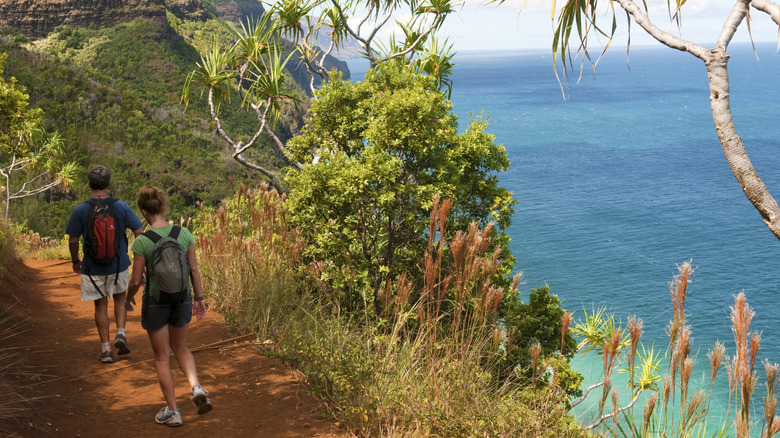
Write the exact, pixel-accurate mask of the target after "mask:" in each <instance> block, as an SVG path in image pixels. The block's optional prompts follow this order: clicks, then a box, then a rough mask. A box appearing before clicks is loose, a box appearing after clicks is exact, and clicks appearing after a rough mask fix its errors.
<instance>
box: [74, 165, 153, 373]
mask: <svg viewBox="0 0 780 438" xmlns="http://www.w3.org/2000/svg"><path fill="white" fill-rule="evenodd" d="M87 180H88V181H89V188H90V189H91V190H92V196H91V197H90V198H89V200H87V201H86V202H83V203H81V204H79V205H77V206H76V208H75V209H74V210H73V213H72V214H71V216H70V219H69V220H68V224H67V227H66V229H65V234H67V235H68V236H70V239H69V240H68V246H69V249H70V258H71V261H72V262H73V272H74V273H76V274H81V301H92V302H94V303H95V325H96V326H97V330H98V335H99V336H100V343H101V350H100V354H99V355H98V360H100V361H101V362H103V363H112V362H114V352H113V350H112V348H111V347H112V344H111V338H110V333H109V326H110V324H109V317H108V299H109V298H112V299H113V300H114V317H115V319H116V337H115V338H114V343H113V346H114V347H116V349H117V353H118V354H120V355H121V354H128V353H130V348H129V347H128V344H127V337H126V335H125V322H126V321H127V310H126V309H125V299H126V296H127V295H126V292H127V284H128V281H129V270H128V268H129V267H130V257H129V256H128V254H127V233H126V230H128V229H129V230H131V231H133V233H134V234H135V235H136V236H138V235H140V234H142V233H143V228H142V227H143V225H142V224H141V221H140V220H139V219H138V216H136V214H135V213H134V212H133V210H132V209H131V208H130V206H129V205H127V203H125V202H124V201H121V200H118V199H113V198H111V196H110V195H109V194H108V192H107V189H108V185H109V183H110V182H111V171H110V170H109V169H108V168H107V167H105V166H96V167H94V168H92V169H91V170H90V171H89V172H88V173H87ZM82 237H83V254H84V258H83V259H80V258H79V240H80V238H82Z"/></svg>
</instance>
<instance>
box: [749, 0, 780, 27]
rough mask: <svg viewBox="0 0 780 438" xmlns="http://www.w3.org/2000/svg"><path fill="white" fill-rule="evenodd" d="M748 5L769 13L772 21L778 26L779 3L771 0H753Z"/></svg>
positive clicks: (779, 21) (779, 24) (779, 15)
mask: <svg viewBox="0 0 780 438" xmlns="http://www.w3.org/2000/svg"><path fill="white" fill-rule="evenodd" d="M750 5H751V6H753V7H754V8H756V9H758V10H759V11H761V12H765V13H767V14H769V16H770V17H772V21H774V22H775V23H776V24H777V25H778V26H780V5H778V4H777V3H775V2H773V1H771V0H753V1H752V2H751V3H750Z"/></svg>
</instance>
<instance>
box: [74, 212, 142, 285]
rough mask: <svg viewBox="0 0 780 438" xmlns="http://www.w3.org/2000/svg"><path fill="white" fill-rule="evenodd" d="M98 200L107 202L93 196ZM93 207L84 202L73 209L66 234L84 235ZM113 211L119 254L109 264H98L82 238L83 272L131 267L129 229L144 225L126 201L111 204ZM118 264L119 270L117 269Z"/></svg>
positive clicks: (114, 271) (132, 229)
mask: <svg viewBox="0 0 780 438" xmlns="http://www.w3.org/2000/svg"><path fill="white" fill-rule="evenodd" d="M91 199H92V200H95V201H98V202H105V201H106V199H105V198H103V199H97V198H91ZM90 209H92V205H90V204H88V203H86V202H82V203H81V204H79V205H77V206H76V208H75V209H73V213H71V215H70V219H68V225H67V227H66V228H65V234H67V235H69V236H70V237H84V236H85V235H86V232H87V227H88V226H89V211H90ZM111 212H112V215H113V216H114V219H115V220H116V222H117V224H116V225H117V226H116V231H117V236H116V237H117V238H118V239H119V254H118V255H117V257H115V258H114V261H113V262H111V264H108V265H98V264H96V263H93V262H92V260H91V259H90V258H89V255H87V251H86V248H84V246H83V245H84V244H83V239H82V251H83V252H84V260H83V261H82V263H81V273H82V274H90V275H109V274H116V273H117V272H122V271H124V270H126V269H127V268H129V267H130V256H128V255H127V231H126V230H130V231H135V230H137V229H139V228H141V227H142V226H143V225H142V224H141V221H140V220H139V219H138V216H136V215H135V213H134V212H133V209H132V208H130V206H129V205H127V203H126V202H124V201H120V200H118V199H117V200H116V201H114V203H113V204H111ZM117 266H118V268H119V271H117Z"/></svg>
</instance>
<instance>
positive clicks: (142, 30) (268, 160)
mask: <svg viewBox="0 0 780 438" xmlns="http://www.w3.org/2000/svg"><path fill="white" fill-rule="evenodd" d="M16 3H18V4H22V2H16ZM55 3H56V2H55ZM7 4H8V1H7V0H0V9H2V7H3V6H7ZM166 5H167V6H166V9H165V11H164V12H165V15H166V17H165V18H166V19H165V29H164V30H163V31H161V29H160V25H159V22H157V21H156V20H150V19H147V18H145V17H141V18H135V19H132V20H130V21H126V22H121V23H119V24H116V25H114V26H110V27H103V28H97V29H94V28H82V27H70V26H58V27H55V28H54V29H53V30H52V32H51V33H49V34H48V35H47V36H46V37H45V38H36V39H34V40H33V41H28V39H27V37H26V36H23V35H21V34H19V33H18V32H17V30H16V29H5V30H4V31H3V32H2V35H1V36H0V53H2V52H6V53H8V54H9V56H8V61H7V65H6V71H5V72H4V75H5V76H6V77H10V76H13V77H15V78H16V79H17V80H18V82H19V83H20V84H21V85H24V86H25V87H26V89H27V93H28V94H29V95H30V104H31V106H34V107H40V108H42V109H43V110H44V112H45V115H46V122H47V129H49V130H51V131H54V130H57V131H59V132H60V134H61V135H62V136H63V138H64V140H65V144H66V154H67V156H68V158H69V159H70V160H74V161H76V162H77V163H78V164H79V165H80V166H81V167H82V168H83V170H84V172H82V174H85V173H86V169H87V168H89V167H91V166H93V165H95V164H106V165H108V166H110V167H111V168H112V171H113V172H114V177H113V181H112V191H113V194H114V195H115V196H116V197H120V198H122V199H125V200H127V201H128V202H130V203H131V205H132V204H133V203H134V200H135V197H136V194H137V190H138V188H139V187H141V186H143V185H146V184H156V185H159V186H161V187H163V188H164V189H165V190H167V191H168V192H169V194H170V195H171V200H172V202H173V213H172V215H173V216H175V217H177V216H179V215H181V216H183V217H185V218H186V217H189V216H195V215H197V204H198V203H199V202H203V203H205V204H208V205H215V204H217V203H219V202H220V201H221V200H222V199H224V198H225V197H227V196H228V195H229V194H230V192H231V190H232V189H231V185H233V184H236V183H245V182H246V183H250V184H252V185H258V184H259V183H260V182H261V181H263V179H262V176H261V175H260V174H259V173H256V172H254V171H252V170H250V169H247V168H245V167H243V166H241V165H240V164H238V163H237V162H236V161H235V160H233V158H232V156H231V151H230V150H229V148H228V147H227V146H226V145H225V143H224V141H223V140H222V139H221V138H219V137H218V135H217V134H216V132H215V126H214V125H213V122H212V120H211V118H210V117H209V116H208V114H207V112H206V111H207V108H206V105H205V104H203V103H202V101H200V100H199V97H198V96H193V97H192V98H191V100H192V101H193V103H192V104H191V106H190V107H189V108H188V109H185V108H184V106H183V105H182V104H181V103H180V100H181V92H182V87H183V83H184V80H185V77H186V75H187V74H188V73H189V72H190V71H192V70H193V69H194V68H195V66H196V63H197V62H198V61H200V54H201V53H203V52H204V51H205V50H207V49H208V48H210V47H211V46H212V45H213V44H214V41H217V42H218V43H219V44H223V45H228V44H231V43H232V34H233V33H232V32H233V29H235V28H236V26H237V24H236V23H235V21H234V20H236V19H239V20H240V19H241V17H242V16H243V17H254V16H255V15H254V14H255V13H256V12H258V11H261V10H262V5H261V4H260V3H258V2H254V1H252V2H248V1H246V0H231V1H217V2H216V4H212V3H209V2H207V1H204V2H200V1H198V0H185V1H169V2H166ZM256 6H259V9H258V8H257V7H256ZM253 7H254V9H253ZM220 16H225V17H229V19H230V21H226V20H223V19H222V18H220ZM334 63H337V62H336V61H334ZM299 70H300V69H299ZM300 73H301V72H300V71H298V72H297V75H298V76H300ZM294 74H295V73H294ZM288 81H289V83H290V85H291V86H296V84H295V83H293V79H292V78H288ZM298 89H299V90H300V92H299V94H300V96H301V98H302V100H303V105H302V107H303V108H306V107H307V106H308V104H307V100H308V97H307V96H306V93H305V92H303V90H302V88H301V87H298ZM199 102H200V103H199ZM239 103H240V99H238V98H234V99H232V100H231V101H230V102H226V103H225V104H224V105H225V111H224V112H223V114H222V116H221V118H222V121H223V123H224V125H225V127H226V129H227V130H228V131H229V132H231V133H241V134H244V135H252V134H253V133H254V132H255V131H256V129H257V126H258V124H257V120H256V116H255V115H254V113H253V112H251V111H238V110H237V109H238V104H239ZM304 111H305V110H304ZM301 120H302V119H301V115H299V114H296V113H295V112H294V111H293V110H292V109H289V110H288V111H287V113H286V114H285V117H284V119H283V120H282V123H281V124H280V126H279V128H278V132H279V134H280V135H281V136H282V137H283V138H289V137H290V136H292V135H293V134H294V133H295V132H296V130H297V129H298V127H299V126H300V124H301ZM249 153H250V156H251V157H252V158H253V159H254V160H256V161H259V162H262V163H264V164H265V165H266V166H267V167H269V168H272V169H281V168H282V167H283V166H284V162H283V160H282V159H281V158H280V157H277V156H275V154H274V153H273V150H272V148H271V147H270V144H269V143H268V142H261V144H260V145H259V146H258V147H257V148H255V149H254V150H253V151H251V152H249ZM88 195H89V190H88V188H87V187H86V178H85V177H84V178H83V179H81V180H79V181H76V182H75V184H74V185H73V186H71V187H68V188H64V189H60V190H58V191H56V192H49V193H47V194H46V195H45V196H43V195H42V196H39V197H36V198H30V199H25V200H20V201H15V202H14V203H12V207H11V216H12V219H13V220H14V221H17V222H22V221H24V220H26V221H27V225H28V226H29V227H30V228H32V229H33V230H34V231H37V232H40V233H41V234H43V235H49V236H61V235H62V233H63V230H64V225H65V221H67V217H68V214H69V213H70V211H71V209H72V208H73V206H74V205H75V204H76V203H77V202H79V201H81V200H83V199H85V198H86V197H87V196H88Z"/></svg>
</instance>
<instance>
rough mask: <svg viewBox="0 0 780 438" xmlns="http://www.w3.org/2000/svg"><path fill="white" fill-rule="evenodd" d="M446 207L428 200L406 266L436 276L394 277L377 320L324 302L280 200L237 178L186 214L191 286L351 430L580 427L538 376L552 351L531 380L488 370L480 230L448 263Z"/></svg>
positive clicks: (426, 432) (490, 306) (489, 309)
mask: <svg viewBox="0 0 780 438" xmlns="http://www.w3.org/2000/svg"><path fill="white" fill-rule="evenodd" d="M448 213H449V206H448V203H447V202H443V203H441V204H440V203H438V202H437V203H434V205H433V206H432V212H431V214H430V218H429V220H430V227H431V230H432V235H435V236H437V237H436V238H433V239H432V240H431V242H430V246H429V247H428V248H427V249H428V252H427V255H426V254H422V253H420V254H418V255H419V256H420V257H421V259H420V261H419V264H418V265H419V266H429V267H430V268H431V269H432V270H433V272H437V273H438V274H439V275H433V276H427V277H426V279H427V281H428V283H424V284H423V285H422V287H416V286H415V285H413V284H412V283H410V282H409V281H408V280H407V278H410V277H404V276H402V277H401V278H399V279H398V280H397V282H396V284H394V285H393V287H392V290H393V291H395V292H396V294H395V296H394V297H392V299H390V300H389V301H388V305H387V306H386V308H385V310H386V311H385V313H384V318H377V316H376V315H375V314H374V312H373V310H372V308H371V306H368V305H363V306H361V308H359V309H357V310H354V311H349V310H348V309H346V308H345V307H340V306H338V305H337V304H338V302H337V301H334V299H333V295H332V293H331V291H332V288H330V287H329V286H328V285H326V284H323V282H322V276H321V272H322V271H321V264H319V263H316V262H312V263H309V264H306V263H304V262H303V260H304V257H305V256H304V254H303V249H304V248H305V243H304V242H303V240H302V236H301V235H299V234H298V233H297V232H295V229H291V228H290V227H289V223H288V222H287V218H288V217H290V216H292V213H291V212H289V211H288V210H287V203H285V202H283V201H282V199H281V198H280V197H279V196H278V195H277V194H276V193H275V192H268V191H266V190H265V189H264V188H263V189H260V190H250V189H247V188H246V187H242V188H241V189H240V190H239V192H238V193H237V194H236V195H235V196H234V197H233V198H231V199H229V200H228V201H226V202H225V203H224V204H223V205H222V206H220V207H219V208H218V209H212V208H204V209H203V211H202V213H201V216H200V220H199V221H198V222H199V223H201V224H202V228H201V229H200V230H198V233H197V234H198V238H199V243H200V249H201V253H200V265H201V272H202V273H203V278H204V282H205V285H204V290H206V291H207V293H208V294H209V300H210V301H211V300H214V301H216V303H217V304H216V306H217V307H218V308H219V309H220V310H221V311H222V312H223V314H225V315H226V318H227V319H228V321H230V322H232V323H233V324H234V325H235V327H237V328H239V329H242V330H247V329H251V330H255V331H256V332H257V334H258V336H259V337H260V338H261V339H269V341H267V342H265V343H264V345H266V346H267V347H268V353H269V354H273V355H277V356H279V357H281V358H283V359H285V360H287V361H290V362H292V363H293V364H294V365H295V366H296V368H298V369H299V370H300V371H301V372H302V379H303V380H304V381H305V383H307V384H308V385H309V387H310V388H311V390H312V391H314V392H315V393H316V394H317V395H319V396H321V397H323V398H324V399H325V401H326V406H327V408H326V411H324V412H323V414H324V415H329V416H332V417H334V418H336V419H338V420H339V421H341V422H343V423H344V424H346V425H347V426H348V427H349V428H350V429H351V430H353V431H354V432H355V433H358V434H359V435H361V436H420V437H422V436H432V435H438V436H448V437H472V436H513V437H523V436H527V437H538V436H550V437H578V436H587V434H586V433H585V432H584V431H582V430H581V428H580V426H579V425H577V424H576V423H575V422H574V421H573V419H572V418H571V417H569V416H568V415H567V414H566V410H565V403H564V401H565V399H566V397H565V396H563V395H562V393H561V392H560V391H557V390H556V389H555V388H556V386H555V385H554V384H551V385H548V384H539V383H540V382H541V381H542V379H543V378H545V377H546V375H548V374H553V375H554V374H555V371H556V368H555V367H556V366H557V364H559V363H560V362H559V361H557V360H556V359H555V358H556V357H557V355H556V354H552V355H551V357H550V358H549V360H547V359H548V358H544V357H541V356H538V355H537V356H536V357H535V360H536V365H537V370H536V373H532V374H531V375H532V380H531V379H527V378H526V377H524V375H522V373H521V374H513V375H512V376H507V377H499V374H500V372H499V371H498V369H499V368H501V367H503V365H502V363H503V360H504V353H503V350H502V348H501V346H502V341H501V339H503V338H504V336H505V335H504V330H503V328H502V326H501V325H500V324H498V323H497V320H496V316H497V314H498V313H497V309H498V308H499V307H500V304H499V302H498V301H497V299H500V295H501V294H500V293H497V294H496V292H499V291H500V290H499V291H496V290H495V289H494V290H490V292H491V294H489V295H488V296H486V297H482V296H480V295H479V294H478V293H477V294H475V292H478V291H479V290H481V289H482V288H483V287H485V286H487V285H488V284H489V283H490V282H489V281H486V280H485V278H484V277H483V276H482V274H483V273H482V272H480V270H479V269H474V268H476V267H478V266H484V264H485V263H486V262H487V263H490V261H491V260H492V258H493V255H492V253H491V252H487V253H485V252H483V251H481V249H484V248H480V247H479V243H477V242H478V240H479V239H480V238H483V239H485V240H486V241H488V242H490V241H491V239H490V237H489V236H488V234H486V233H485V230H482V229H479V228H476V227H473V228H472V229H470V230H469V232H468V234H467V236H466V238H465V239H463V242H464V248H463V254H464V258H463V260H462V262H463V265H458V264H457V263H456V262H455V261H454V260H453V258H452V255H451V254H449V251H448V250H445V248H448V247H450V245H454V242H448V241H445V240H444V239H441V236H442V235H443V234H441V233H439V232H437V230H439V231H440V230H442V229H446V227H447V222H448ZM456 239H457V238H456ZM411 275H415V274H411ZM444 278H450V279H451V280H449V281H448V282H446V283H445V282H443V281H442V280H443V279H444ZM464 285H474V289H472V288H470V287H466V288H464ZM361 288H362V286H361V285H360V283H354V284H353V287H352V289H350V291H351V292H352V293H355V294H357V295H361V296H365V297H370V294H366V293H365V292H368V290H366V289H365V288H362V289H363V290H361ZM510 290H511V291H514V292H515V293H516V292H517V291H516V290H514V288H510ZM544 293H545V294H546V291H545V292H544ZM513 296H517V295H513ZM389 303H393V304H392V305H390V304H389ZM458 303H460V304H461V305H462V306H458V305H456V304H458ZM465 304H468V305H465ZM547 310H548V309H546V308H541V309H536V311H537V314H538V315H539V320H537V321H536V324H537V326H538V325H540V324H542V323H543V322H544V321H545V318H549V320H551V321H554V320H555V316H554V315H556V313H555V312H557V311H559V310H560V309H559V308H558V309H556V310H555V312H554V313H553V314H552V315H545V313H546V312H547ZM556 324H557V325H560V321H557V323H556ZM554 342H555V343H556V344H557V343H559V342H560V338H557V339H556V340H555V341H554Z"/></svg>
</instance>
